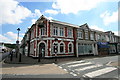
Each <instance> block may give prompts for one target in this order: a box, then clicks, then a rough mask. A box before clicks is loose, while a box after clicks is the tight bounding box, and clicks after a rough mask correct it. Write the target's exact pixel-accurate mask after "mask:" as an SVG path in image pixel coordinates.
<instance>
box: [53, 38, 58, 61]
mask: <svg viewBox="0 0 120 80" xmlns="http://www.w3.org/2000/svg"><path fill="white" fill-rule="evenodd" d="M57 42H58V39H57V38H55V44H54V45H55V48H54V52H55V61H57V52H58V43H57Z"/></svg>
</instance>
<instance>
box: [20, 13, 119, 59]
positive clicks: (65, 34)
mask: <svg viewBox="0 0 120 80" xmlns="http://www.w3.org/2000/svg"><path fill="white" fill-rule="evenodd" d="M101 33H102V34H101ZM106 36H107V34H105V33H104V32H101V31H97V30H94V29H90V28H89V26H88V25H87V23H86V24H83V25H81V26H78V25H73V24H69V23H65V22H61V21H56V20H49V19H47V18H46V17H44V16H43V15H42V16H41V17H40V18H39V19H38V20H37V21H36V22H35V24H33V25H32V26H31V28H29V29H28V31H27V32H26V33H25V36H24V38H23V40H22V41H21V51H22V53H25V55H26V56H31V57H38V56H39V54H40V55H41V57H54V56H55V43H56V42H55V39H56V38H57V39H58V41H57V46H58V47H57V56H60V57H61V56H77V57H78V56H80V55H91V54H92V55H100V54H99V52H98V42H102V43H106V42H107V41H106ZM116 43H117V42H116ZM24 51H26V52H24Z"/></svg>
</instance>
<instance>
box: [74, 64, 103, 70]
mask: <svg viewBox="0 0 120 80" xmlns="http://www.w3.org/2000/svg"><path fill="white" fill-rule="evenodd" d="M101 66H102V65H99V64H98V65H92V66H87V67H83V68H79V69H75V71H84V70H88V69H92V68H97V67H101Z"/></svg>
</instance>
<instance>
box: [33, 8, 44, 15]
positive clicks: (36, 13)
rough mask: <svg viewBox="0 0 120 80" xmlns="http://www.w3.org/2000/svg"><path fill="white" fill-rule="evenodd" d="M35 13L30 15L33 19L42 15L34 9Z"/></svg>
mask: <svg viewBox="0 0 120 80" xmlns="http://www.w3.org/2000/svg"><path fill="white" fill-rule="evenodd" d="M34 12H35V13H32V16H33V17H40V16H41V15H42V13H41V11H40V10H39V9H35V11H34Z"/></svg>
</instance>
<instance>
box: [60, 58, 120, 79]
mask: <svg viewBox="0 0 120 80" xmlns="http://www.w3.org/2000/svg"><path fill="white" fill-rule="evenodd" d="M118 60H119V56H109V57H100V58H93V59H86V60H81V61H73V62H67V63H61V64H58V67H60V68H62V69H63V70H65V71H67V72H69V73H70V74H72V75H73V76H76V77H84V78H114V79H116V78H117V79H118V78H120V72H119V70H120V68H118V67H115V66H111V65H108V64H110V63H111V62H117V61H118Z"/></svg>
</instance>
